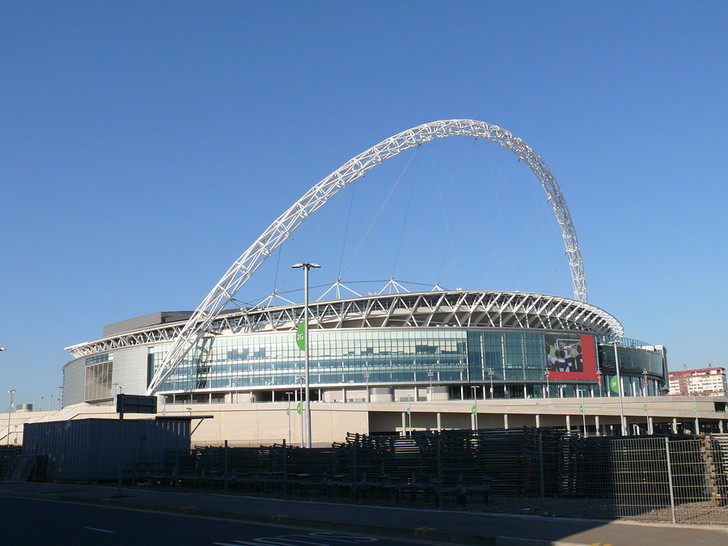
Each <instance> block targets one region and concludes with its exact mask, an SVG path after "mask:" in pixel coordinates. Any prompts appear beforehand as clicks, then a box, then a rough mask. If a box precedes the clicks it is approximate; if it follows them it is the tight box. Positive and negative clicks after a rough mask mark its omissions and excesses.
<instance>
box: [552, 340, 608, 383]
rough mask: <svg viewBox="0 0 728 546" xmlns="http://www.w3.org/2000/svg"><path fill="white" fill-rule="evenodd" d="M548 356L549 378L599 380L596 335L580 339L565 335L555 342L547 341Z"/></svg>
mask: <svg viewBox="0 0 728 546" xmlns="http://www.w3.org/2000/svg"><path fill="white" fill-rule="evenodd" d="M554 337H555V336H554ZM547 340H548V338H547ZM546 358H547V363H546V366H547V368H548V370H549V379H567V380H568V379H573V380H578V379H592V380H594V381H596V380H597V356H596V349H595V344H594V336H586V335H585V336H579V339H578V340H576V339H566V337H565V338H563V339H555V340H554V342H553V344H548V342H547V348H546Z"/></svg>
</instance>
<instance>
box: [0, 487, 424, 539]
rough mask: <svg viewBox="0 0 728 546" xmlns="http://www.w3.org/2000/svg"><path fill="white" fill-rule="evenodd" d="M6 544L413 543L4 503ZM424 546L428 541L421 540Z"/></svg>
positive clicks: (0, 507)
mask: <svg viewBox="0 0 728 546" xmlns="http://www.w3.org/2000/svg"><path fill="white" fill-rule="evenodd" d="M0 514H1V516H0V521H2V523H3V524H2V530H1V531H0V533H1V536H2V544H17V545H35V544H42V545H49V546H58V545H60V546H65V545H72V546H86V545H88V546H99V545H103V546H105V545H116V544H119V545H124V546H129V545H132V546H145V545H150V546H151V545H154V546H166V545H175V546H182V545H184V546H187V545H190V546H195V545H206V546H210V545H219V546H227V545H230V546H241V545H243V546H244V545H254V546H261V545H276V546H347V545H354V544H360V545H368V544H371V545H373V546H395V545H401V544H410V545H411V544H412V541H407V540H393V539H385V538H378V537H372V536H363V535H361V534H359V535H357V534H352V533H340V532H333V531H315V530H311V529H296V528H292V527H287V526H276V525H261V524H257V523H245V522H235V521H229V520H222V519H212V518H201V517H191V516H183V515H168V514H160V513H158V512H147V511H143V510H128V509H119V508H112V507H104V506H90V505H86V504H75V503H69V502H59V501H42V500H28V499H18V498H15V499H10V498H0ZM418 542H419V543H420V544H422V543H423V542H422V541H421V540H420V541H418Z"/></svg>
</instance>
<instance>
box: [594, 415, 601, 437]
mask: <svg viewBox="0 0 728 546" xmlns="http://www.w3.org/2000/svg"><path fill="white" fill-rule="evenodd" d="M594 428H595V429H596V431H597V436H601V434H600V433H599V416H598V415H595V416H594Z"/></svg>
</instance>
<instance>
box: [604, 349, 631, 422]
mask: <svg viewBox="0 0 728 546" xmlns="http://www.w3.org/2000/svg"><path fill="white" fill-rule="evenodd" d="M607 345H612V347H614V367H615V369H616V371H617V395H618V396H619V424H620V428H621V431H622V436H627V427H626V426H625V422H624V402H623V400H622V378H621V376H620V375H619V353H618V352H617V341H612V342H610V343H608V344H607Z"/></svg>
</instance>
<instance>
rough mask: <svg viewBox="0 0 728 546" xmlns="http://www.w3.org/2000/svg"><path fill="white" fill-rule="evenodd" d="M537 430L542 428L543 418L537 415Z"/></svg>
mask: <svg viewBox="0 0 728 546" xmlns="http://www.w3.org/2000/svg"><path fill="white" fill-rule="evenodd" d="M536 428H541V416H540V415H539V414H538V413H537V414H536Z"/></svg>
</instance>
